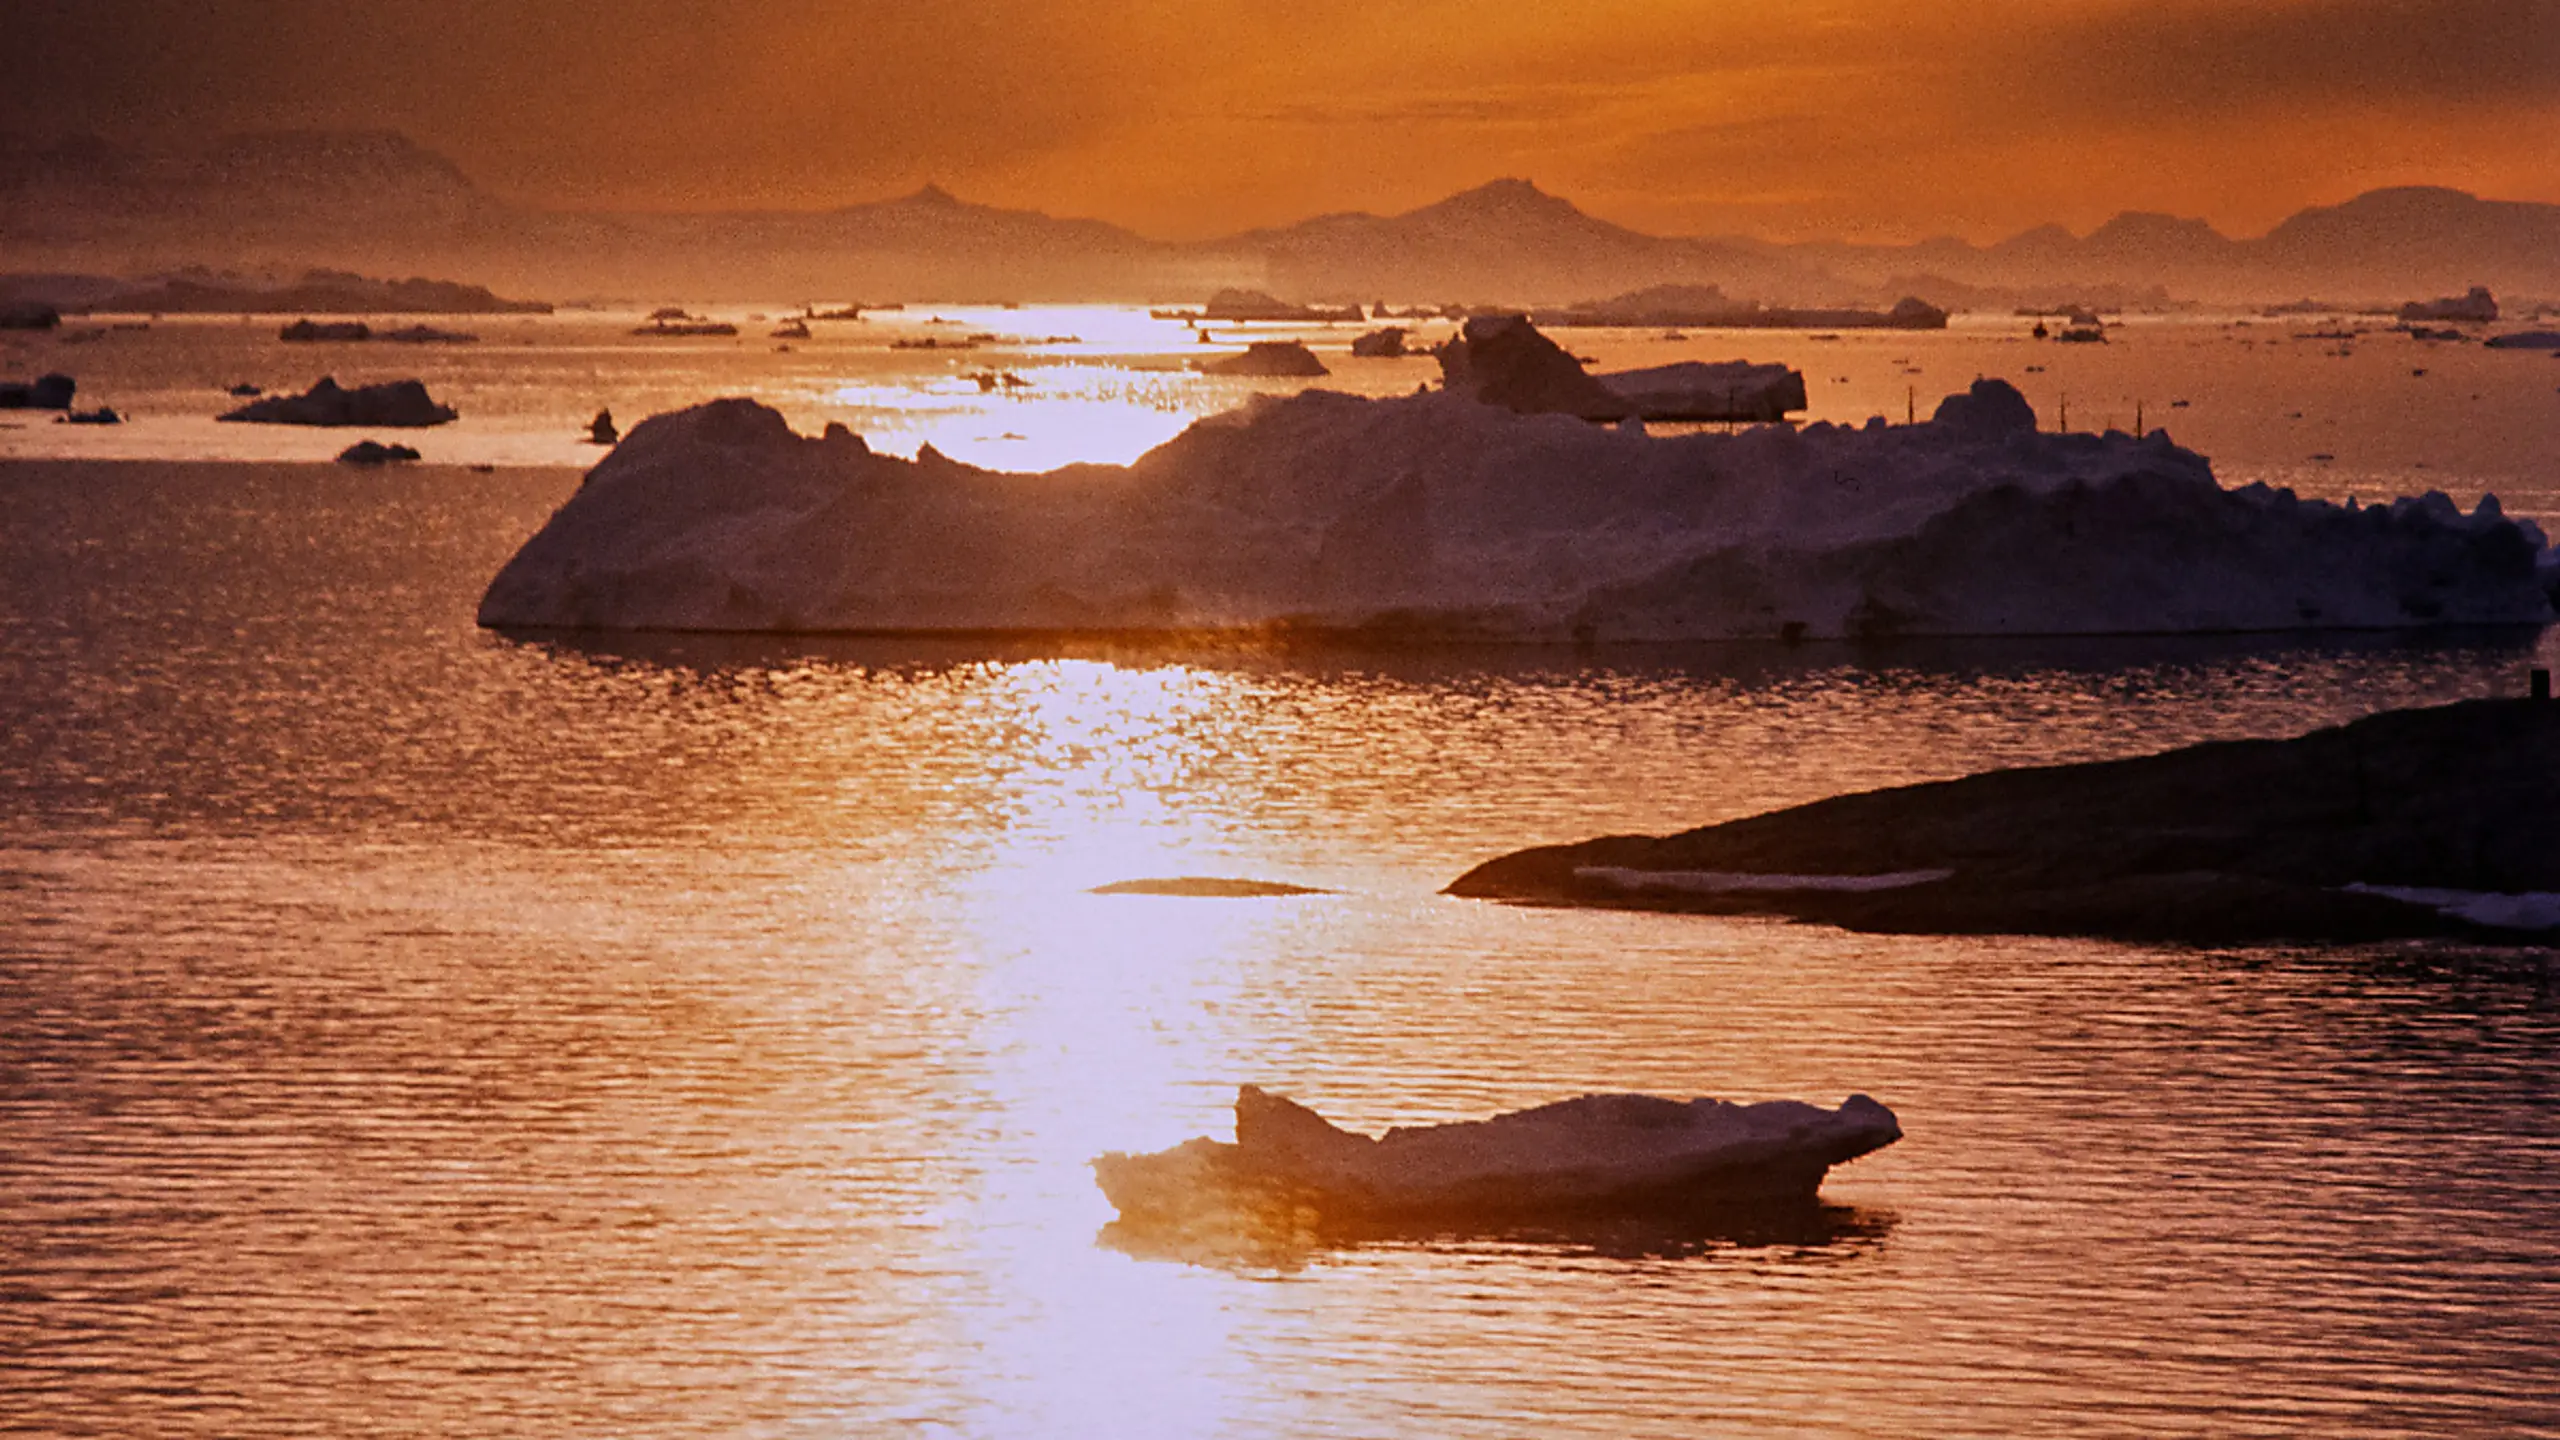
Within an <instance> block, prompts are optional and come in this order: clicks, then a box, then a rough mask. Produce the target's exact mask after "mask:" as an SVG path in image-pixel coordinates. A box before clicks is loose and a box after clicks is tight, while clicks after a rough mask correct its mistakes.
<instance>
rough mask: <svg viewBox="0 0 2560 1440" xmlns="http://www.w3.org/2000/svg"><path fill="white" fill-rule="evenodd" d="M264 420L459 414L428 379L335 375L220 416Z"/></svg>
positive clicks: (398, 420)
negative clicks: (348, 384)
mask: <svg viewBox="0 0 2560 1440" xmlns="http://www.w3.org/2000/svg"><path fill="white" fill-rule="evenodd" d="M215 418H216V419H220V420H238V421H246V422H250V423H254V424H263V425H378V426H383V427H385V428H390V429H419V428H423V427H425V426H428V425H442V424H443V423H445V422H446V421H448V420H453V419H457V418H459V416H458V413H457V412H456V411H455V410H454V408H453V407H452V406H450V405H439V404H437V403H436V402H435V401H434V400H433V399H432V398H430V397H429V396H428V394H427V387H426V385H425V383H424V382H422V381H417V380H392V381H387V382H385V383H383V384H380V385H360V386H358V387H356V388H355V389H353V390H349V389H346V388H344V387H342V386H340V385H339V384H338V382H337V380H336V379H335V378H333V377H331V376H326V375H324V376H322V377H320V383H319V384H317V385H314V386H312V387H311V388H310V389H309V390H306V391H304V392H303V393H301V394H299V395H270V396H268V397H267V398H265V399H263V400H257V401H253V402H251V403H249V404H247V405H243V406H241V407H240V408H239V409H237V410H233V411H230V412H229V413H227V414H223V415H219V416H216V417H215Z"/></svg>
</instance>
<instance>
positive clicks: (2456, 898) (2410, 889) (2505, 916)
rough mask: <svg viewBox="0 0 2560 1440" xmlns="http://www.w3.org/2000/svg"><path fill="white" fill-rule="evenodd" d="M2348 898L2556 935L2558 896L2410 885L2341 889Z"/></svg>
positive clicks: (2559, 928) (2559, 916)
mask: <svg viewBox="0 0 2560 1440" xmlns="http://www.w3.org/2000/svg"><path fill="white" fill-rule="evenodd" d="M2343 888H2344V889H2345V890H2346V891H2347V893H2349V894H2351V895H2379V896H2381V897H2382V898H2384V899H2386V900H2398V901H2400V902H2402V903H2403V904H2408V905H2423V906H2425V907H2427V908H2428V909H2430V910H2433V911H2435V912H2436V913H2437V914H2439V915H2448V916H2451V917H2453V918H2454V919H2456V920H2468V921H2470V922H2471V923H2472V924H2474V925H2487V926H2489V927H2491V928H2493V929H2498V930H2552V931H2560V894H2554V893H2552V892H2550V891H2547V890H2528V891H2526V892H2524V893H2523V894H2520V895H2502V894H2498V893H2496V892H2494V891H2487V890H2436V889H2428V888H2425V887H2422V886H2413V885H2365V884H2355V885H2348V886H2345V887H2343Z"/></svg>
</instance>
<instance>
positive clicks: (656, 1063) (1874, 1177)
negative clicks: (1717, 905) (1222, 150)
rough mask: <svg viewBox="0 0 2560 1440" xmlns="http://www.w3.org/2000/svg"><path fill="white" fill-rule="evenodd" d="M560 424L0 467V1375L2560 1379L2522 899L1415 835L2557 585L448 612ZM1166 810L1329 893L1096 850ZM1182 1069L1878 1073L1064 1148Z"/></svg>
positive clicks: (2211, 695)
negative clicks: (1579, 878)
mask: <svg viewBox="0 0 2560 1440" xmlns="http://www.w3.org/2000/svg"><path fill="white" fill-rule="evenodd" d="M571 483H572V482H571V480H570V479H569V478H568V477H566V476H562V475H557V474H533V475H528V474H525V473H521V472H517V473H504V472H502V473H499V474H494V475H479V474H472V473H468V472H465V471H461V470H443V469H430V470H422V471H418V472H414V473H406V474H395V475H379V474H350V473H337V472H328V471H322V470H311V469H292V468H283V467H276V468H257V467H211V466H208V467H192V468H190V467H166V466H160V467H131V468H117V467H104V466H96V465H90V466H49V465H42V464H33V463H25V462H19V463H12V464H6V465H0V504H5V506H6V517H7V518H6V520H5V523H0V722H5V723H0V1430H12V1431H19V1432H26V1433H39V1434H62V1435H118V1436H123V1435H183V1436H236V1435H314V1436H320V1435H327V1436H346V1435H371V1434H402V1435H508V1436H535V1437H554V1436H556V1437H569V1436H579V1437H585V1436H596V1435H608V1434H609V1435H627V1436H653V1437H654V1436H795V1437H796V1436H831V1435H870V1434H879V1433H912V1434H923V1435H934V1434H950V1435H968V1436H982V1435H983V1436H1046V1435H1112V1436H1122V1435H1164V1436H1217V1435H1234V1436H1262V1435H1327V1436H1331V1435H1356V1436H1373V1435H1413V1436H1474V1435H1486V1436H1493V1435H1501V1436H1511V1435H1589V1436H1620V1435H1658V1436H1674V1435H1682V1436H1685V1435H1698V1434H1736V1435H1751V1434H1767V1435H1804V1434H1815V1435H1825V1434H1828V1435H1868V1436H1908V1435H2020V1434H2030V1435H2031V1434H2057V1435H2058V1434H2074V1435H2079V1434H2108V1433H2124V1434H2193V1435H2235V1434H2240V1435H2245V1434H2259V1433H2264V1434H2275V1433H2284V1434H2322V1435H2340V1434H2427V1435H2480V1434H2504V1433H2522V1432H2529V1431H2532V1430H2535V1429H2537V1428H2542V1429H2546V1430H2548V1429H2550V1428H2553V1427H2560V1400H2555V1396H2560V1360H2555V1358H2554V1355H2555V1352H2560V1319H2555V1317H2556V1316H2560V1238H2555V1236H2560V1094H2555V1080H2554V1076H2553V1062H2554V1060H2555V1058H2560V1011H2555V1008H2554V1000H2553V997H2552V994H2551V990H2550V986H2549V982H2548V979H2547V978H2545V972H2544V971H2543V970H2542V968H2541V966H2542V962H2541V961H2540V960H2538V959H2536V958H2534V957H2530V956H2527V957H2517V956H2512V955H2510V956H2478V955H2471V954H2465V953H2462V952H2456V951H2447V950H2435V949H2407V948H2397V949H2380V950H2360V951H2353V952H2347V953H2316V952H2297V951H2289V950H2247V951H2195V950H2154V949H2145V948H2140V947H2132V946H2122V945H2106V944H2091V943H2079V942H2068V941H2054V940H2027V939H1990V940H1981V939H1964V940H1944V939H1929V938H1904V937H1874V936H1859V935H1849V934H1844V933H1840V932H1836V931H1831V930H1826V929H1821V928H1817V927H1799V926H1789V925H1784V924H1777V923H1768V922H1761V921H1751V920H1717V919H1703V918H1695V917H1665V916H1647V915H1633V914H1597V913H1572V912H1562V911H1537V910H1518V909H1508V908H1502V907H1496V906H1489V905H1482V904H1476V903H1469V902H1460V901H1455V900H1450V899H1444V898H1441V897H1439V896H1438V895H1437V894H1436V893H1435V892H1436V891H1437V890H1438V888H1439V887H1440V886H1441V885H1443V884H1445V883H1446V882H1447V881H1448V880H1449V879H1450V878H1451V877H1453V876H1454V875H1455V874H1456V873H1458V872H1459V871H1460V870H1462V869H1464V868H1465V867H1466V866H1467V865H1469V864H1471V863H1473V862H1474V861H1476V860H1479V859H1482V858H1484V857H1486V856H1488V855H1490V854H1493V853H1496V852H1499V851H1501V850H1505V849H1509V848H1513V847H1516V846H1518V845H1521V844H1526V843H1530V842H1535V841H1544V840H1554V839H1562V838H1570V837H1578V836H1582V835H1586V834H1592V833H1598V832H1602V831H1626V830H1636V831H1659V830H1666V829H1672V828H1677V827H1682V826H1686V825H1691V824H1696V823H1701V822H1704V821H1709V820H1715V819H1722V818H1728V817H1732V816H1736V815H1741V814H1746V813H1750V812H1753V811H1756V810H1760V809H1764V808H1767V807H1770V806H1774V805H1779V804H1785V803H1790V802H1794V801H1799V800H1805V799H1810V798H1814V797H1818V796H1821V795H1826V794H1831V793H1835V792H1837V791H1841V790H1845V789H1852V788H1858V787H1864V786H1872V785H1878V784H1886V783H1893V782H1898V781H1905V780H1911V779H1918V778H1929V777H1941V776H1948V775H1955V774H1960V773H1964V772H1967V771H1970V770H1974V769H1978V768H1982V767H1985V766H1989V765H1997V764H2013V763H2024V762H2035V761H2058V760H2069V759H2080V758H2087V757H2094V756H2107V755H2121V754H2128V753H2138V752H2142V751H2147V750H2152V749H2156V748H2160V747H2163V746H2167V745H2170V744H2174V743H2179V742H2182V741H2186V740H2191V739H2196V738H2202V737H2208V736H2232V735H2272V734H2286V733H2291V732H2294V731H2298V730H2300V729H2303V728H2307V727H2308V726H2310V725H2313V724H2315V723H2319V722H2322V721H2326V720H2329V719H2334V718H2342V717H2345V716H2349V715H2354V714H2359V713H2363V712H2365V711H2367V710H2370V709H2373V708H2378V707H2381V706H2387V705H2395V704H2404V703H2424V702H2431V701H2436V700H2443V699H2451V698H2455V697H2460V696H2469V695H2478V694H2487V693H2500V692H2512V691H2513V690H2514V689H2515V688H2516V686H2517V685H2518V684H2519V683H2520V677H2521V674H2522V671H2523V669H2524V668H2525V667H2526V666H2527V665H2528V664H2532V663H2541V664H2550V663H2552V659H2553V656H2554V654H2555V652H2556V651H2560V647H2555V646H2554V645H2553V643H2552V642H2550V641H2547V640H2543V639H2540V638H2538V637H2533V636H2522V637H2518V636H2512V635H2509V636H2473V637H2467V638H2460V639H2455V640H2451V641H2439V642H2433V643H2428V644H2424V645H2413V644H2406V643H2395V642H2387V641H2359V642H2352V643H2335V644H2325V645H2316V646H2315V645H2297V644H2285V643H2281V642H2274V641H2255V642H2248V643H2237V642H2215V643H2169V642H2120V643H2110V644H2089V643H2080V644H2074V645H2067V646H2039V645H2024V644H2008V645H1994V646H1979V645H1976V646H1963V645H1945V646H1936V647H1897V648H1891V649H1882V650H1850V649H1844V648H1831V647H1822V646H1805V647H1800V648H1796V649H1780V648H1775V647H1740V648H1730V649H1676V650H1625V651H1619V650H1602V651H1595V652H1574V651H1570V650H1559V651H1538V650H1529V651H1508V652H1506V651H1483V652H1447V651H1435V652H1359V651H1310V650H1293V651H1271V650H1264V649H1258V648H1254V647H1250V646H1237V647H1232V648H1213V649H1185V650H1174V649H1145V648H1127V647H1114V646H1103V645H1094V646H1054V645H1053V646H1049V647H1045V648H1038V647H1028V646H1024V647H1009V646H993V645H977V646H953V645H934V644H923V643H914V644H897V643H887V642H866V643H858V644H857V643H803V644H783V645H774V644H761V643H753V642H723V641H710V640H676V639H658V640H632V641H624V642H616V643H610V644H603V643H579V644H571V643H565V642H562V641H559V640H556V639H554V640H539V639H510V638H505V637H499V636H493V635H488V634H483V633H481V632H478V631H476V630H474V629H473V628H472V627H471V624H470V613H471V607H472V605H473V603H474V602H475V601H476V599H477V596H478V591H479V588H480V586H481V584H482V583H483V582H484V581H485V579H486V577H487V576H488V575H489V574H490V573H491V572H492V571H493V570H494V569H495V567H496V566H497V564H498V563H499V562H500V561H501V560H502V559H503V558H504V556H505V555H506V554H507V553H508V552H509V551H510V550H511V549H512V547H513V546H514V545H515V544H516V543H518V542H519V541H520V540H521V538H522V537H523V536H524V535H525V534H527V533H529V531H530V530H531V529H532V527H533V526H535V525H536V524H538V523H539V521H540V519H541V518H542V516H543V515H545V514H546V513H547V512H548V510H549V508H550V507H551V506H552V505H554V504H556V503H557V502H558V501H559V499H560V498H561V497H562V496H563V495H565V494H566V492H567V489H568V487H569V485H570V484H571ZM2537 655H2538V656H2539V658H2538V659H2537V658H2536V656H2537ZM1186 874H1209V875H1233V876H1246V877H1255V878H1261V879H1268V880H1278V881H1288V882H1294V883H1298V884H1303V885H1310V886H1317V887H1322V888H1324V889H1326V890H1328V891H1331V892H1333V893H1329V894H1322V895H1311V896H1302V897H1294V898H1286V899H1259V900H1200V899H1177V898H1160V897H1131V896H1111V897H1104V896H1095V895H1090V894H1087V893H1085V892H1086V891H1087V890H1088V889H1089V888H1090V887H1092V886H1095V885H1098V884H1102V883H1105V882H1108V881H1112V880H1122V879H1131V878H1140V877H1149V876H1169V875H1186ZM1239 1082H1258V1083H1262V1084H1266V1085H1270V1086H1273V1087H1275V1088H1279V1089H1281V1090H1283V1091H1285V1092H1287V1093H1289V1094H1292V1095H1294V1096H1296V1097H1298V1098H1300V1099H1303V1100H1306V1101H1308V1102H1310V1103H1313V1104H1315V1105H1316V1106H1318V1107H1319V1108H1320V1109H1323V1110H1324V1111H1326V1112H1327V1113H1328V1114H1331V1115H1333V1116H1335V1117H1336V1118H1339V1119H1341V1120H1343V1121H1344V1122H1346V1123H1350V1124H1353V1125H1356V1126H1360V1127H1383V1126H1385V1125H1389V1124H1400V1123H1417V1122H1428V1121H1435V1120H1443V1119H1451V1118H1458V1117H1465V1116H1474V1115H1481V1114H1484V1113H1487V1112H1489V1111H1492V1110H1495V1109H1500V1108H1511V1107H1516V1106H1520V1105H1525V1104H1531V1103H1537V1102H1541V1101H1545V1100H1551V1099H1555V1098H1558V1097H1561V1096H1565V1095H1570V1094H1574V1093H1577V1092H1581V1091H1585V1090H1593V1089H1609V1090H1620V1089H1625V1090H1650V1091H1656V1092H1662V1093H1670V1094H1676V1095H1688V1094H1700V1093H1704V1094H1715V1095H1720V1096H1726V1097H1731V1098H1740V1099H1760V1098H1767V1097H1774V1096H1800V1097H1804V1098H1809V1099H1816V1100H1819V1101H1821V1102H1822V1103H1825V1104H1832V1103H1837V1101H1838V1100H1839V1099H1840V1098H1841V1097H1842V1096H1843V1095H1845V1094H1847V1093H1849V1092H1851V1091H1854V1090H1863V1091H1868V1092H1871V1093H1873V1094H1874V1095H1876V1096H1877V1097H1878V1098H1880V1099H1882V1100H1883V1101H1885V1102H1886V1103H1887V1104H1889V1105H1891V1106H1893V1107H1894V1108H1895V1109H1896V1111H1897V1112H1898V1113H1899V1114H1900V1116H1901V1118H1902V1121H1903V1124H1904V1127H1905V1129H1906V1131H1907V1132H1908V1137H1909V1138H1908V1139H1906V1140H1905V1141H1904V1142H1903V1143H1902V1144H1900V1145H1898V1146H1895V1147H1893V1148H1892V1149H1889V1150H1886V1151H1884V1152H1882V1153H1880V1154H1878V1155H1875V1156H1873V1157H1870V1158H1868V1159H1866V1160H1862V1161H1860V1162H1857V1163H1856V1164H1853V1165H1851V1166H1848V1167H1846V1168H1844V1169H1842V1170H1839V1171H1836V1172H1834V1174H1833V1176H1832V1178H1831V1180H1830V1182H1829V1184H1828V1185H1827V1186H1826V1190H1825V1196H1826V1200H1827V1205H1826V1207H1825V1208H1824V1209H1823V1210H1822V1211H1820V1212H1819V1213H1817V1214H1813V1215H1809V1216H1800V1217H1794V1218H1793V1219H1791V1220H1789V1221H1787V1222H1786V1223H1783V1224H1780V1223H1774V1222H1773V1223H1770V1224H1765V1225H1752V1224H1743V1225H1734V1226H1728V1227H1725V1228H1722V1229H1718V1228H1716V1227H1713V1226H1691V1227H1687V1228H1679V1227H1670V1228H1664V1227H1655V1228H1644V1227H1602V1228H1598V1229H1590V1230H1582V1231H1568V1232H1534V1231H1523V1232H1508V1233H1495V1234H1434V1233H1414V1234H1395V1235H1376V1236H1366V1237H1359V1238H1357V1239H1337V1240H1323V1241H1319V1240H1315V1239H1313V1238H1309V1239H1307V1240H1306V1241H1305V1243H1296V1244H1293V1243H1289V1242H1288V1241H1285V1240H1282V1241H1275V1242H1272V1243H1266V1244H1262V1245H1259V1246H1256V1247H1252V1248H1231V1249H1229V1248H1207V1249H1202V1248H1189V1249H1179V1250H1168V1249H1167V1248H1166V1247H1165V1246H1163V1245H1162V1244H1159V1243H1154V1242H1151V1241H1150V1240H1149V1239H1147V1238H1146V1237H1131V1236H1126V1235H1123V1234H1121V1233H1119V1232H1118V1231H1117V1230H1116V1229H1107V1228H1106V1226H1107V1225H1108V1224H1109V1222H1110V1221H1111V1219H1112V1217H1111V1214H1110V1211H1109V1207H1108V1206H1107V1205H1106V1204H1105V1203H1104V1202H1103V1200H1102V1197H1101V1195H1100V1193H1099V1192H1098V1191H1097V1190H1096V1189H1095V1188H1094V1186H1093V1183H1092V1179H1091V1175H1090V1172H1089V1171H1088V1170H1087V1168H1086V1162H1087V1161H1088V1160H1089V1159H1090V1158H1091V1157H1092V1156H1094V1155H1095V1154H1097V1153H1100V1152H1102V1151H1104V1150H1109V1149H1138V1148H1154V1147H1157V1146H1161V1145H1165V1144H1169V1143H1172V1142H1174V1141H1177V1140H1180V1139H1182V1138H1185V1137H1187V1136H1190V1135H1195V1134H1203V1133H1209V1134H1218V1135H1222V1136H1223V1135H1225V1134H1226V1133H1227V1131H1228V1125H1229V1117H1228V1115H1227V1113H1226V1107H1227V1105H1228V1103H1229V1101H1230V1100H1231V1098H1232V1096H1233V1092H1234V1087H1235V1085H1236V1084H1238V1083H1239Z"/></svg>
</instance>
